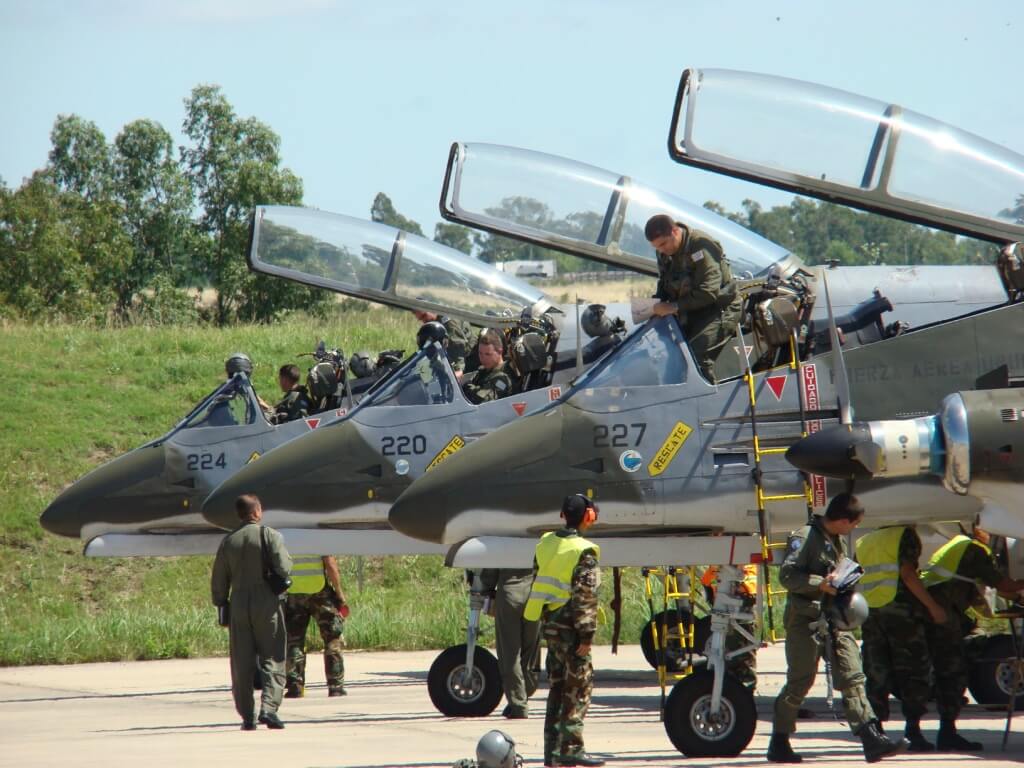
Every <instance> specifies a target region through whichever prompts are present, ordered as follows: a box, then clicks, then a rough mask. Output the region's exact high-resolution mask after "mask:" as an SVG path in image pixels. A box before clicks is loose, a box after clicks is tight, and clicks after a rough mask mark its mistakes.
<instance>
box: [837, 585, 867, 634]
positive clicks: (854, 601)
mask: <svg viewBox="0 0 1024 768" xmlns="http://www.w3.org/2000/svg"><path fill="white" fill-rule="evenodd" d="M869 610H870V609H869V608H868V599H867V598H866V597H864V595H862V594H861V593H860V592H853V591H850V592H841V593H839V594H838V595H836V596H835V597H834V598H833V599H832V601H831V604H830V605H829V607H828V612H829V618H830V619H831V620H832V626H834V627H835V628H836V629H856V628H857V627H859V626H860V625H861V624H863V623H864V622H865V621H867V618H868V611H869Z"/></svg>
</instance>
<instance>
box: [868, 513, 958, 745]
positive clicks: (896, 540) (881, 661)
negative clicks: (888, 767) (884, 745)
mask: <svg viewBox="0 0 1024 768" xmlns="http://www.w3.org/2000/svg"><path fill="white" fill-rule="evenodd" d="M920 557H921V538H920V537H919V536H918V535H917V531H916V530H915V529H914V527H913V526H906V525H897V526H892V527H889V528H879V529H878V530H877V531H872V532H871V533H869V534H868V535H867V536H864V537H863V538H861V539H860V540H859V541H858V542H857V561H858V562H859V563H860V564H861V566H862V567H863V568H864V576H863V577H862V578H861V580H860V591H861V592H862V593H863V594H864V597H865V598H866V599H867V601H868V606H869V607H870V608H871V612H870V613H869V614H868V618H867V621H865V622H864V624H863V626H862V627H861V638H862V639H863V642H864V645H863V648H864V674H865V676H866V677H867V685H866V689H867V694H868V701H869V702H870V703H871V709H872V710H873V711H874V713H875V716H876V717H878V719H879V720H880V721H881V722H883V723H884V722H885V721H886V720H888V719H889V694H890V693H892V692H893V691H899V692H900V700H901V701H902V702H903V717H904V718H905V719H906V721H907V725H906V731H905V733H904V735H905V736H906V737H907V741H909V742H910V747H908V750H909V751H910V752H930V751H932V750H933V749H935V745H933V744H932V743H931V742H929V741H928V740H927V739H925V737H924V734H922V733H921V717H922V715H924V713H925V712H927V711H928V699H929V697H930V695H931V657H930V656H929V654H928V638H927V634H926V630H925V626H926V625H927V624H928V623H929V622H931V623H934V624H944V623H945V621H946V612H945V610H943V608H942V606H940V605H939V604H938V603H937V602H936V601H935V599H934V598H933V597H932V596H931V595H930V594H929V593H928V590H927V589H925V587H924V584H922V583H921V578H920V577H919V576H918V573H917V570H918V560H919V559H920Z"/></svg>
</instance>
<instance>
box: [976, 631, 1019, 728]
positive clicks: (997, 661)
mask: <svg viewBox="0 0 1024 768" xmlns="http://www.w3.org/2000/svg"><path fill="white" fill-rule="evenodd" d="M983 643H984V645H983V647H982V648H981V649H979V653H978V658H977V659H976V660H975V661H974V662H973V663H971V664H970V666H969V668H968V678H967V681H968V682H967V688H968V689H969V690H970V692H971V696H973V697H974V700H975V701H977V702H978V703H979V704H980V705H981V706H983V707H987V708H989V709H1001V710H1003V711H1006V706H1007V704H1009V698H1010V696H1011V695H1012V694H1013V687H1014V678H1015V677H1016V675H1015V674H1014V665H1015V664H1016V660H1015V658H1014V654H1013V640H1012V639H1011V638H1010V636H1009V635H993V636H992V637H988V638H985V640H984V641H983ZM1017 710H1024V685H1021V684H1020V683H1019V682H1018V683H1017Z"/></svg>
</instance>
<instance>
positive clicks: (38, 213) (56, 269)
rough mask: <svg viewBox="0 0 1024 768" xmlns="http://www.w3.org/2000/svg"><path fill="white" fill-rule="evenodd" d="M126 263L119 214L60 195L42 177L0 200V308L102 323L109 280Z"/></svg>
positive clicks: (108, 207)
mask: <svg viewBox="0 0 1024 768" xmlns="http://www.w3.org/2000/svg"><path fill="white" fill-rule="evenodd" d="M129 255H130V243H129V242H128V239H127V237H125V235H124V232H123V231H122V229H121V226H120V221H119V218H118V216H117V210H116V207H114V206H112V205H110V204H109V203H103V202H98V203H95V204H93V203H89V202H88V201H85V200H83V198H81V197H79V196H78V195H76V194H74V193H71V192H67V191H64V190H62V189H60V187H59V186H58V184H57V183H56V182H55V181H54V180H53V179H52V177H51V176H50V174H49V173H48V172H47V171H37V172H36V173H35V174H34V175H33V176H32V178H30V179H28V180H27V181H26V182H25V183H24V184H22V186H21V187H20V188H19V189H18V190H17V191H15V192H4V194H3V195H0V302H2V303H4V304H5V305H8V306H9V307H11V308H12V309H13V310H14V311H16V312H17V313H18V314H20V315H22V316H23V317H27V318H33V319H47V320H78V319H84V318H94V319H102V318H104V317H105V316H106V313H107V310H108V309H109V307H110V305H111V304H112V303H113V296H112V294H111V293H110V291H109V287H108V279H107V275H108V272H109V271H110V270H111V269H113V268H115V267H116V265H117V264H118V262H120V261H121V260H123V259H125V258H128V257H129Z"/></svg>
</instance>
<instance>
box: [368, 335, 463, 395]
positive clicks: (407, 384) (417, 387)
mask: <svg viewBox="0 0 1024 768" xmlns="http://www.w3.org/2000/svg"><path fill="white" fill-rule="evenodd" d="M456 389H458V382H457V381H456V380H455V376H454V374H453V373H452V370H451V366H449V364H448V358H447V357H446V356H445V355H444V353H443V352H442V351H441V349H440V347H439V346H437V345H431V346H428V347H425V348H424V349H421V350H420V351H419V352H417V353H416V354H415V355H414V356H413V357H412V358H411V359H410V360H409V362H408V363H406V364H405V365H404V366H402V368H400V369H399V370H397V371H396V372H395V373H394V374H393V375H392V376H391V377H389V378H388V379H387V381H385V382H383V383H382V384H381V385H380V386H379V387H378V388H377V389H375V390H374V391H372V392H370V394H368V395H367V396H366V397H365V398H364V399H363V401H362V402H361V403H360V404H359V406H360V408H363V407H370V406H396V405H447V404H449V403H451V402H453V401H454V399H455V390H456Z"/></svg>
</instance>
